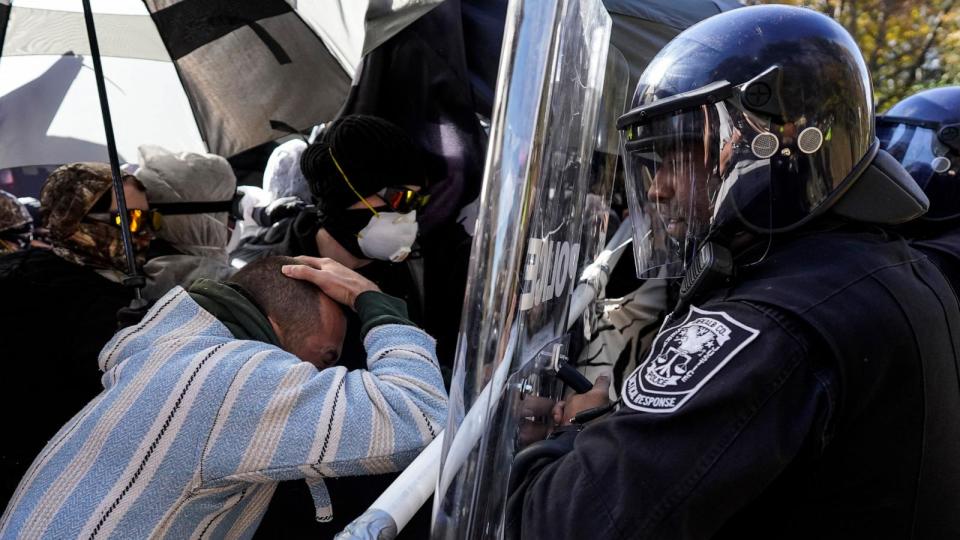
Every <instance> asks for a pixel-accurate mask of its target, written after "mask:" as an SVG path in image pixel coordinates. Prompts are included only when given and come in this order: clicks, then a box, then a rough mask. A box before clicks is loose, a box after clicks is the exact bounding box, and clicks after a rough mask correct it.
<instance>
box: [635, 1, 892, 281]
mask: <svg viewBox="0 0 960 540" xmlns="http://www.w3.org/2000/svg"><path fill="white" fill-rule="evenodd" d="M873 117H874V110H873V90H872V86H871V82H870V76H869V73H868V70H867V67H866V64H865V63H864V60H863V56H862V54H861V52H860V50H859V48H858V47H857V44H856V43H855V42H854V41H853V39H852V38H851V37H850V35H849V34H848V33H847V31H846V30H844V28H843V27H842V26H840V25H839V24H838V23H836V22H835V21H833V20H832V19H830V18H828V17H826V16H824V15H821V14H819V13H816V12H814V11H811V10H808V9H802V8H795V7H787V6H754V7H746V8H741V9H736V10H733V11H729V12H726V13H723V14H719V15H716V16H714V17H711V18H710V19H707V20H705V21H703V22H701V23H699V24H697V25H696V26H693V27H691V28H689V29H687V30H686V31H684V32H682V33H681V34H680V35H678V36H677V37H676V38H675V39H674V40H673V41H671V42H670V43H668V44H667V46H666V47H665V48H664V49H663V50H661V51H660V53H659V54H658V55H657V56H656V57H655V58H654V59H653V60H652V61H651V63H650V65H649V66H648V67H647V69H646V70H645V71H644V72H643V74H642V75H641V76H640V80H639V83H638V85H637V88H636V92H635V94H634V96H633V102H632V109H631V110H630V111H629V112H627V113H626V114H624V115H623V116H622V117H621V118H620V120H619V121H618V124H617V127H618V128H619V129H620V130H621V145H622V148H621V151H622V154H623V157H624V162H625V172H626V179H627V188H628V195H629V201H630V204H631V214H632V215H633V216H634V228H635V235H634V238H635V240H636V242H635V250H636V259H637V264H638V272H639V273H640V274H641V275H643V276H645V277H654V276H659V277H675V276H680V275H682V274H683V272H684V271H685V270H686V265H687V263H688V262H689V261H690V259H691V256H692V254H693V253H695V252H696V250H697V249H698V246H699V245H700V244H701V243H702V242H703V241H704V240H705V239H706V238H708V237H710V238H711V239H712V238H715V237H719V236H723V235H733V234H736V233H737V232H740V231H744V230H746V231H753V232H759V233H764V234H766V233H777V232H783V231H789V230H791V229H795V228H797V227H799V226H801V225H802V224H804V223H805V222H807V221H809V220H810V219H811V218H813V217H815V216H817V215H819V214H821V213H823V212H824V211H826V210H827V209H828V208H830V207H831V206H832V205H833V204H834V203H835V201H837V200H838V199H839V198H840V196H841V195H842V194H843V193H844V192H845V191H846V190H847V189H848V188H849V187H850V186H851V185H852V184H853V183H854V182H856V181H857V179H858V177H859V176H860V175H861V173H862V172H863V171H864V170H865V169H866V168H867V167H868V166H869V165H870V163H871V162H872V161H873V159H874V156H875V155H876V153H877V142H876V137H875V135H874V128H873V125H874V122H873Z"/></svg>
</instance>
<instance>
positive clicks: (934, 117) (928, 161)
mask: <svg viewBox="0 0 960 540" xmlns="http://www.w3.org/2000/svg"><path fill="white" fill-rule="evenodd" d="M877 137H879V139H880V146H881V148H883V149H884V150H886V151H887V152H889V153H890V154H891V155H893V157H894V158H896V159H897V160H898V161H899V162H900V163H901V164H902V165H903V167H904V168H905V169H906V170H907V172H909V173H910V175H911V176H913V179H914V180H916V181H917V184H919V185H920V187H921V188H923V191H924V192H925V193H926V194H927V196H928V197H929V198H930V210H929V211H928V212H927V213H926V215H924V216H923V219H925V220H930V221H946V220H951V219H955V218H958V217H960V177H958V172H960V87H958V86H950V87H945V88H935V89H933V90H925V91H923V92H920V93H917V94H914V95H912V96H910V97H908V98H906V99H904V100H903V101H901V102H899V103H897V104H896V105H894V106H893V107H892V108H891V109H890V110H888V111H887V112H886V113H885V114H884V115H882V116H878V117H877Z"/></svg>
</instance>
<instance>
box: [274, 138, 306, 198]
mask: <svg viewBox="0 0 960 540" xmlns="http://www.w3.org/2000/svg"><path fill="white" fill-rule="evenodd" d="M306 148H307V143H306V142H304V141H303V140H301V139H293V140H290V141H287V142H285V143H283V144H281V145H280V146H278V147H276V148H275V149H274V150H273V153H272V154H270V159H268V160H267V166H266V168H265V169H264V171H263V189H264V190H266V191H268V192H270V194H271V195H272V196H273V197H272V200H275V199H279V198H281V197H297V198H299V199H300V200H301V201H304V202H310V199H311V196H310V187H309V185H307V179H306V178H304V177H303V172H301V171H300V156H301V155H302V154H303V151H304V149H306Z"/></svg>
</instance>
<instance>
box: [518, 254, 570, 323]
mask: <svg viewBox="0 0 960 540" xmlns="http://www.w3.org/2000/svg"><path fill="white" fill-rule="evenodd" d="M579 258H580V244H578V243H575V244H571V243H570V242H554V241H553V240H544V239H540V238H531V239H530V241H529V243H528V245H527V260H526V265H525V267H524V272H523V283H522V287H523V290H524V291H525V292H523V294H521V295H520V311H526V310H528V309H531V308H533V307H534V306H537V305H540V304H542V303H544V302H548V301H550V300H553V299H554V298H560V297H561V296H563V294H564V293H565V292H566V291H567V284H568V283H572V282H573V280H574V279H575V278H576V276H577V260H578V259H579Z"/></svg>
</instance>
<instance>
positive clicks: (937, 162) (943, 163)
mask: <svg viewBox="0 0 960 540" xmlns="http://www.w3.org/2000/svg"><path fill="white" fill-rule="evenodd" d="M930 167H931V168H933V172H935V173H937V174H943V173H945V172H947V171H949V170H950V160H949V159H947V158H945V157H943V156H937V157H935V158H933V161H932V162H930Z"/></svg>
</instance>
